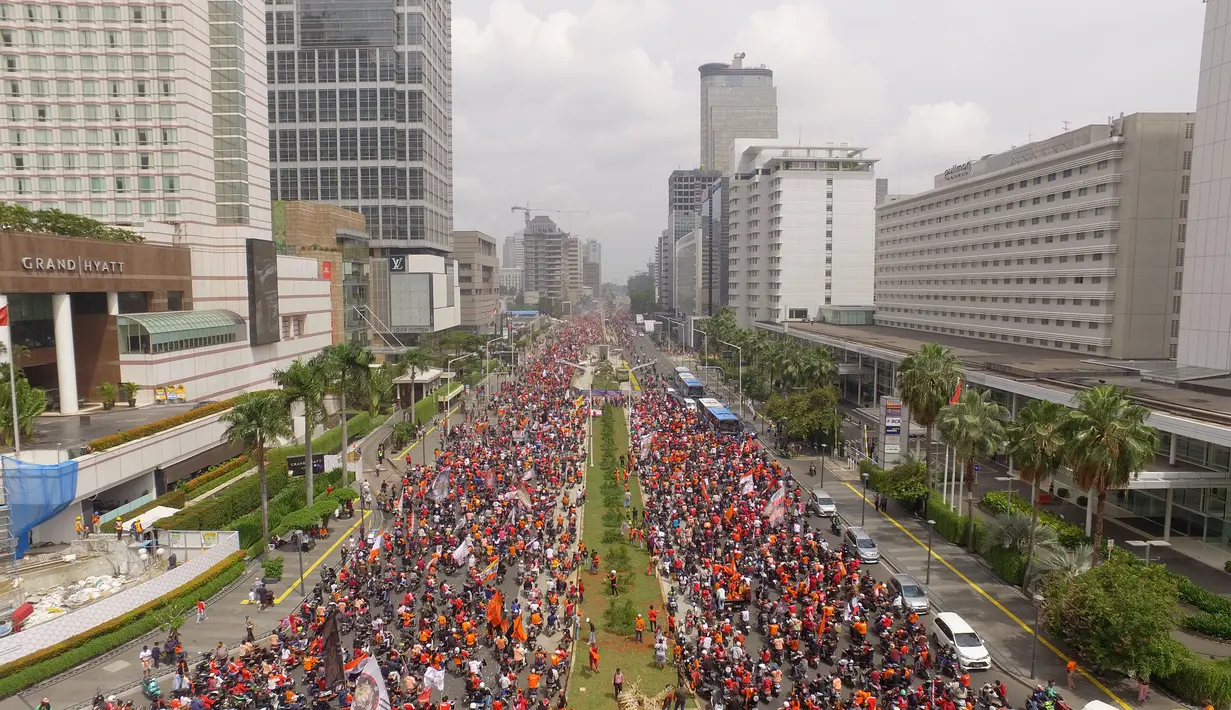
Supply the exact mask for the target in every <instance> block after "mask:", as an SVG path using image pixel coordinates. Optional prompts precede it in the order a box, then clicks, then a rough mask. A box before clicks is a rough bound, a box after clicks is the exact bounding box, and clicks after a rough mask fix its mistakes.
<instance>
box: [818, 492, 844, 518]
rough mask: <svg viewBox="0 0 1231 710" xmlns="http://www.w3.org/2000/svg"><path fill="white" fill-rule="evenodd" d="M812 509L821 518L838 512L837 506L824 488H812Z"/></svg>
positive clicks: (829, 516)
mask: <svg viewBox="0 0 1231 710" xmlns="http://www.w3.org/2000/svg"><path fill="white" fill-rule="evenodd" d="M812 510H813V511H815V512H816V514H817V515H819V516H821V517H822V518H831V517H833V516H835V515H837V514H838V506H837V505H836V504H835V503H834V502H833V498H831V497H830V496H829V494H828V493H826V492H825V489H824V488H814V489H812Z"/></svg>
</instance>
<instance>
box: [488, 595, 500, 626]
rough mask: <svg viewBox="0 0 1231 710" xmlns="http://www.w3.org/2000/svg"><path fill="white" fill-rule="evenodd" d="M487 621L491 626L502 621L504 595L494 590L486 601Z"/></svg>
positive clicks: (497, 624) (498, 624)
mask: <svg viewBox="0 0 1231 710" xmlns="http://www.w3.org/2000/svg"><path fill="white" fill-rule="evenodd" d="M487 621H488V623H490V624H491V625H492V626H500V625H501V624H503V623H504V595H503V594H501V593H500V592H496V593H495V594H493V595H492V598H491V599H490V600H488V602H487Z"/></svg>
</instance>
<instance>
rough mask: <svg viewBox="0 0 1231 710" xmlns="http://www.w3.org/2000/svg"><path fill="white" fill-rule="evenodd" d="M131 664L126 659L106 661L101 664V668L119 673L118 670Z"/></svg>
mask: <svg viewBox="0 0 1231 710" xmlns="http://www.w3.org/2000/svg"><path fill="white" fill-rule="evenodd" d="M131 665H132V664H131V663H129V662H128V661H115V662H114V663H108V664H107V665H105V666H103V670H105V671H107V672H108V673H119V672H120V671H122V670H124V669H125V668H127V667H129V666H131Z"/></svg>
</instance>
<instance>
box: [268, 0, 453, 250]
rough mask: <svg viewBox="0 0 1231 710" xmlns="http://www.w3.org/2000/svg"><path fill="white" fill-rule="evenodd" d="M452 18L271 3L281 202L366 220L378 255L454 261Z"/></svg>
mask: <svg viewBox="0 0 1231 710" xmlns="http://www.w3.org/2000/svg"><path fill="white" fill-rule="evenodd" d="M451 7H452V4H451V2H450V0H422V1H421V2H415V3H403V2H400V1H398V0H363V2H335V1H334V0H277V1H276V4H275V1H274V0H266V2H265V10H266V11H265V50H266V61H267V68H266V78H267V80H268V84H269V90H268V91H269V93H268V98H267V101H268V105H269V123H270V126H269V136H268V141H269V158H270V173H269V179H270V183H271V191H272V192H273V195H274V199H282V200H305V201H313V202H316V201H319V202H328V203H331V204H338V205H341V206H343V207H346V208H348V209H351V210H355V211H357V212H360V213H361V214H363V216H364V217H366V218H367V224H368V230H369V232H370V233H371V235H372V239H373V243H374V245H375V246H379V247H392V248H424V249H427V250H434V251H437V252H444V253H447V252H448V251H449V249H450V238H451V236H452V232H453V146H452V142H453V110H452V101H453V99H452V83H453V73H452V58H451V45H452V39H451V36H452V35H451V32H452V30H451V14H452V10H451ZM253 39H257V38H253ZM253 46H254V48H255V47H256V46H259V45H257V44H256V43H255V42H254V43H253ZM249 108H250V109H251V108H252V104H249Z"/></svg>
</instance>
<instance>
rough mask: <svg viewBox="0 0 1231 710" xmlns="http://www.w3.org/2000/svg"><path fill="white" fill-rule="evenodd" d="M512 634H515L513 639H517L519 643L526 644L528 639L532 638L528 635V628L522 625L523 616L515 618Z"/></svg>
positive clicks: (519, 615)
mask: <svg viewBox="0 0 1231 710" xmlns="http://www.w3.org/2000/svg"><path fill="white" fill-rule="evenodd" d="M512 634H513V638H515V639H517V640H518V641H522V642H525V640H526V639H528V638H530V636H529V635H528V634H526V627H525V626H524V625H523V624H522V620H521V614H518V615H517V616H515V617H513V631H512Z"/></svg>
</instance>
